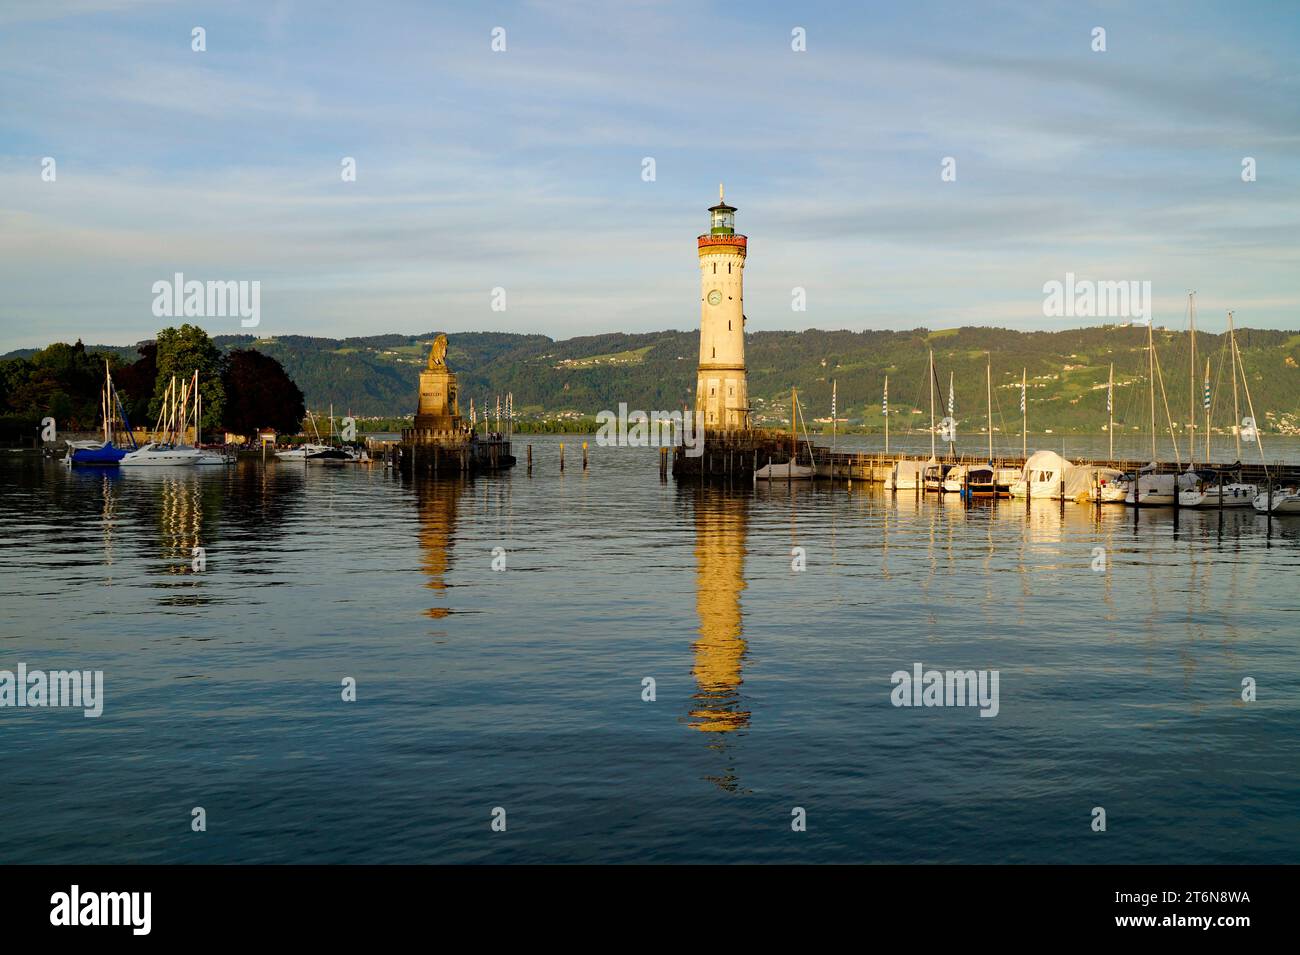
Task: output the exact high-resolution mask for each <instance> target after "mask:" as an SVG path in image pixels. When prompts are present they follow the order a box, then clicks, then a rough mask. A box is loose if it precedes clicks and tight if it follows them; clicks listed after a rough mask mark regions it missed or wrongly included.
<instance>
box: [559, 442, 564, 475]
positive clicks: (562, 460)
mask: <svg viewBox="0 0 1300 955" xmlns="http://www.w3.org/2000/svg"><path fill="white" fill-rule="evenodd" d="M560 470H561V471H563V470H564V442H563V441H561V442H560Z"/></svg>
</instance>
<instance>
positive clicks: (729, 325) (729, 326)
mask: <svg viewBox="0 0 1300 955" xmlns="http://www.w3.org/2000/svg"><path fill="white" fill-rule="evenodd" d="M727 331H731V319H727Z"/></svg>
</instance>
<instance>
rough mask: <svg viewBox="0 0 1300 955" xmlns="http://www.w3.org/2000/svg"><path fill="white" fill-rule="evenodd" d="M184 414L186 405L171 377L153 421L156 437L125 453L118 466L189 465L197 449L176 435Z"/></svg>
mask: <svg viewBox="0 0 1300 955" xmlns="http://www.w3.org/2000/svg"><path fill="white" fill-rule="evenodd" d="M185 417H186V412H185V405H184V403H183V402H180V401H178V392H177V388H176V379H175V377H173V378H172V380H171V384H170V385H168V386H167V392H166V394H165V395H164V396H163V404H162V407H161V408H159V409H158V421H157V423H156V424H155V425H154V435H153V436H154V438H155V440H153V441H150V442H149V443H148V444H145V445H142V446H140V447H139V448H137V449H136V450H134V451H132V452H130V453H129V454H127V455H125V456H124V457H123V458H122V460H121V462H120V466H121V467H124V468H126V467H175V466H177V465H182V466H192V465H193V464H194V463H195V462H196V461H198V459H199V451H198V450H197V449H196V448H189V447H184V446H183V445H180V444H179V438H180V436H181V435H182V434H184V431H185Z"/></svg>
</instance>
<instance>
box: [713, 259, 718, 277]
mask: <svg viewBox="0 0 1300 955" xmlns="http://www.w3.org/2000/svg"><path fill="white" fill-rule="evenodd" d="M713 274H714V275H717V274H718V263H717V262H714V263H713Z"/></svg>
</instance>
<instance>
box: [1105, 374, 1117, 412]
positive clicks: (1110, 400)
mask: <svg viewBox="0 0 1300 955" xmlns="http://www.w3.org/2000/svg"><path fill="white" fill-rule="evenodd" d="M1114 410H1115V382H1113V381H1110V382H1107V383H1106V414H1110V413H1111V412H1113V411H1114Z"/></svg>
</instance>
